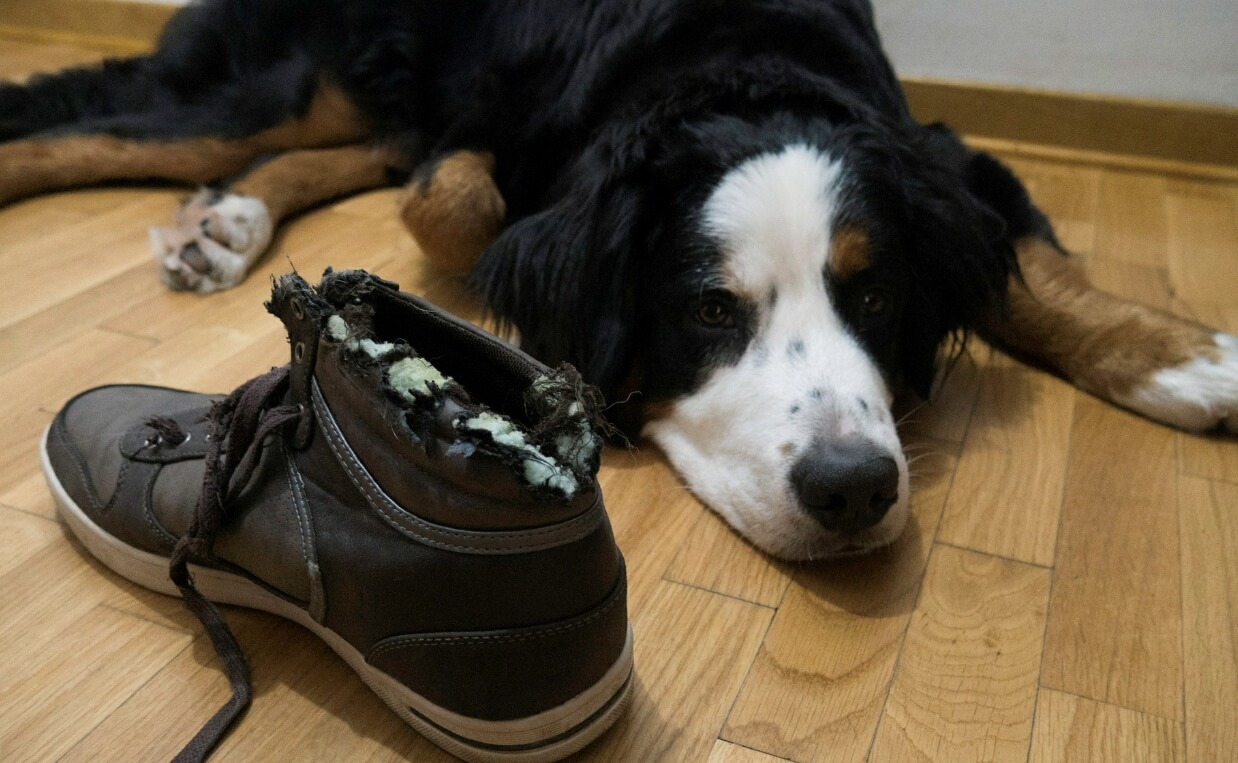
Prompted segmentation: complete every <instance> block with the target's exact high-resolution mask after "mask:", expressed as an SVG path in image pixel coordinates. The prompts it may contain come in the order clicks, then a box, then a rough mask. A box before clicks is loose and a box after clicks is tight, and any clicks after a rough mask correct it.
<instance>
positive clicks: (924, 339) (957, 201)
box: [902, 126, 1034, 399]
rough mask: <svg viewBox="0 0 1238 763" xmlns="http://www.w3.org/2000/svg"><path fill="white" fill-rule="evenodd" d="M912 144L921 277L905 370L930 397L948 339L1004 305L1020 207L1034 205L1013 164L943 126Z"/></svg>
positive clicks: (910, 200)
mask: <svg viewBox="0 0 1238 763" xmlns="http://www.w3.org/2000/svg"><path fill="white" fill-rule="evenodd" d="M906 147H907V148H910V149H911V151H912V155H911V156H908V157H906V158H905V159H904V162H903V168H902V169H903V174H904V177H903V187H904V189H905V192H906V203H907V207H908V209H909V213H910V215H911V221H910V222H911V225H910V226H909V227H910V230H911V231H912V240H911V241H909V242H908V244H907V245H908V247H909V248H910V250H911V252H912V255H911V256H912V266H913V268H914V271H915V277H914V279H913V284H912V294H911V298H910V299H911V302H910V304H909V305H908V306H907V309H906V313H905V314H906V318H905V322H904V326H903V359H902V369H903V377H904V381H905V382H906V383H907V384H908V386H910V387H911V388H912V389H913V390H914V391H915V392H916V393H917V394H919V395H920V396H921V397H923V398H925V399H927V398H928V395H929V392H930V389H931V387H932V384H933V379H934V377H935V375H936V359H937V353H938V349H939V347H940V345H941V343H942V342H943V341H944V340H945V339H946V338H947V337H949V336H952V335H954V336H958V335H959V334H960V332H969V331H971V330H973V329H976V328H978V327H979V326H980V325H981V324H982V322H983V321H984V318H985V316H986V315H987V314H988V313H989V311H991V310H994V309H1001V306H1002V305H1003V303H1004V300H1005V294H1006V286H1007V283H1008V280H1009V277H1010V275H1011V273H1012V272H1014V269H1015V259H1014V246H1013V239H1012V238H1011V231H1012V230H1013V227H1012V226H1013V224H1014V223H1015V222H1018V223H1019V224H1020V225H1022V224H1024V223H1025V221H1024V220H1023V219H1022V218H1018V219H1017V220H1016V219H1015V217H1016V213H1019V214H1024V213H1026V211H1027V209H1031V210H1032V211H1034V207H1031V205H1030V202H1029V201H1028V200H1027V195H1026V192H1025V191H1023V187H1022V185H1020V184H1019V182H1018V181H1017V180H1016V179H1015V178H1014V176H1013V175H1011V174H1010V172H1009V170H1006V168H1005V167H1003V166H1002V165H1001V164H1000V163H998V162H997V161H996V160H995V159H993V158H992V157H990V156H988V155H987V154H980V153H974V152H972V151H970V150H968V149H967V148H966V147H964V146H963V145H962V143H961V142H960V141H959V140H958V139H957V138H956V137H955V136H954V134H953V133H951V132H950V131H949V130H948V129H946V128H944V127H940V126H932V127H928V128H922V129H921V131H920V132H919V134H918V135H916V136H914V138H913V139H912V140H910V141H908V143H907V145H906ZM1007 215H1010V216H1011V219H1007Z"/></svg>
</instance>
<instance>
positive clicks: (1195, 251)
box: [1165, 183, 1238, 305]
mask: <svg viewBox="0 0 1238 763" xmlns="http://www.w3.org/2000/svg"><path fill="white" fill-rule="evenodd" d="M1165 202H1166V205H1167V208H1166V222H1167V232H1168V237H1169V238H1168V243H1169V275H1170V279H1171V281H1172V283H1173V289H1174V291H1175V293H1176V294H1177V296H1178V297H1179V298H1181V299H1183V300H1185V301H1187V302H1191V303H1200V302H1203V303H1216V304H1229V305H1232V304H1234V302H1235V301H1236V299H1238V298H1236V296H1235V294H1234V284H1238V220H1236V219H1235V213H1234V203H1233V201H1232V200H1231V199H1230V197H1229V194H1228V193H1226V189H1225V188H1223V187H1219V186H1209V185H1204V184H1198V183H1174V184H1172V185H1171V186H1170V188H1169V194H1168V195H1167V197H1166V199H1165Z"/></svg>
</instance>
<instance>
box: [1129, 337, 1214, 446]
mask: <svg viewBox="0 0 1238 763" xmlns="http://www.w3.org/2000/svg"><path fill="white" fill-rule="evenodd" d="M1213 339H1214V341H1215V342H1216V346H1217V350H1218V352H1219V356H1218V357H1217V358H1216V359H1212V358H1196V359H1194V360H1192V361H1190V362H1188V363H1184V364H1182V365H1181V366H1178V367H1176V368H1165V369H1162V370H1160V371H1158V372H1156V373H1155V374H1154V375H1153V376H1152V378H1151V379H1149V380H1148V382H1147V383H1146V384H1144V385H1143V386H1141V387H1139V388H1137V389H1135V390H1134V391H1133V392H1131V393H1130V394H1128V395H1125V396H1115V397H1114V402H1116V403H1118V404H1119V405H1122V406H1125V407H1127V408H1130V409H1131V410H1134V411H1138V412H1139V413H1142V414H1143V415H1145V416H1147V417H1149V418H1152V419H1156V420H1157V421H1163V422H1165V423H1167V424H1171V425H1173V426H1175V427H1178V428H1180V429H1187V430H1191V431H1197V432H1199V431H1204V430H1208V429H1213V428H1215V427H1217V426H1220V427H1222V428H1224V429H1227V430H1228V431H1230V432H1233V433H1235V434H1238V336H1232V335H1230V334H1216V335H1215V336H1214V337H1213Z"/></svg>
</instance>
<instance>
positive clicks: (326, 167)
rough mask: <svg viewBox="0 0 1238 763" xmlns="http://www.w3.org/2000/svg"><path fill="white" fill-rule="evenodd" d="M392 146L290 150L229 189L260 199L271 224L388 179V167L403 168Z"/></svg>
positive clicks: (379, 184)
mask: <svg viewBox="0 0 1238 763" xmlns="http://www.w3.org/2000/svg"><path fill="white" fill-rule="evenodd" d="M401 164H402V160H401V158H400V157H399V156H398V155H397V154H396V153H395V152H393V151H388V150H386V149H382V148H378V147H375V146H364V145H362V146H345V147H343V148H321V149H315V150H307V151H289V152H288V153H285V154H281V155H280V156H277V157H276V158H274V159H272V160H271V161H269V162H267V163H265V164H263V165H261V166H259V167H258V168H256V169H255V170H253V171H252V172H250V173H249V174H248V175H246V176H245V177H243V178H241V179H240V180H238V181H237V182H236V183H233V184H232V186H231V187H230V188H229V189H228V191H229V192H230V193H237V194H242V195H245V196H252V197H254V198H257V199H261V200H262V201H263V202H264V203H265V204H266V206H267V209H268V210H269V211H270V214H271V220H272V222H273V223H278V222H279V221H280V220H282V219H283V218H284V217H287V216H288V215H291V214H295V213H297V212H300V211H302V210H305V209H309V208H310V207H313V206H316V205H318V204H321V203H323V202H326V201H330V200H331V199H335V198H338V197H340V196H345V195H347V194H350V193H357V192H360V191H367V190H369V189H371V188H378V187H381V186H384V185H386V184H387V182H388V181H387V168H388V167H399V166H400V165H401Z"/></svg>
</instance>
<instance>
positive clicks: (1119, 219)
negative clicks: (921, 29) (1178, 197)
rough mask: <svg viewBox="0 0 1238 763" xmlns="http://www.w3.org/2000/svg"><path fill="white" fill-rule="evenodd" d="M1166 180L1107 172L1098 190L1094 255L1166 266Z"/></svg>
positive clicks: (1137, 174) (1141, 175) (1149, 176)
mask: <svg viewBox="0 0 1238 763" xmlns="http://www.w3.org/2000/svg"><path fill="white" fill-rule="evenodd" d="M1167 192H1168V183H1167V181H1166V180H1165V179H1164V178H1162V177H1158V176H1156V175H1148V174H1143V173H1135V172H1106V173H1105V174H1104V175H1103V177H1102V178H1101V183H1100V187H1099V189H1098V191H1097V193H1098V196H1097V205H1096V242H1095V246H1094V253H1095V256H1097V257H1105V258H1108V259H1114V260H1118V261H1120V262H1129V263H1133V264H1136V265H1148V266H1150V267H1165V266H1166V265H1167V255H1166V253H1165V225H1166V222H1165V195H1166V193H1167Z"/></svg>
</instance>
